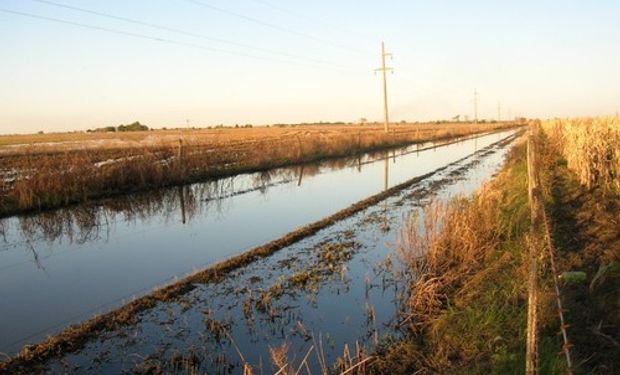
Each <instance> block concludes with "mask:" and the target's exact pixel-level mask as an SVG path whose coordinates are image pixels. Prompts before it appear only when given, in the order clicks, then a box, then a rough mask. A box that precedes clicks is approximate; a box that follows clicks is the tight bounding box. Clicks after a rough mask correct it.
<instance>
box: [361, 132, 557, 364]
mask: <svg viewBox="0 0 620 375" xmlns="http://www.w3.org/2000/svg"><path fill="white" fill-rule="evenodd" d="M524 151H525V150H524V145H523V144H520V145H518V146H516V147H515V149H514V150H513V152H512V154H511V156H510V157H509V161H508V162H507V165H506V167H505V169H504V171H503V172H502V173H501V174H500V175H499V176H498V177H496V179H495V180H493V181H492V182H491V183H489V184H487V185H485V186H484V187H483V188H482V189H480V190H479V191H478V192H477V193H476V194H475V195H474V196H473V197H472V198H469V199H466V198H457V199H455V200H453V201H451V202H449V203H435V204H433V205H431V206H430V207H429V208H428V209H427V210H426V212H425V215H424V219H423V221H422V222H420V221H419V220H418V219H417V218H415V217H414V218H412V219H411V220H410V221H409V223H408V225H407V226H406V227H405V229H404V230H403V235H402V242H401V246H400V249H399V252H400V257H401V259H402V260H403V261H404V263H405V264H406V265H407V267H408V269H409V271H410V272H409V273H408V275H407V276H408V277H410V282H409V291H410V295H409V302H408V309H407V311H406V312H405V315H404V316H403V319H402V326H403V328H404V329H405V332H406V335H405V337H404V338H403V339H401V340H397V341H388V342H385V343H384V345H383V348H382V350H380V351H379V352H380V354H381V355H379V356H378V357H377V360H376V361H375V362H374V364H373V366H372V373H377V374H383V373H395V374H406V373H414V372H415V373H418V374H431V373H446V374H479V373H484V374H518V373H523V371H524V367H523V366H524V361H523V356H524V353H523V348H524V340H525V338H524V331H525V310H526V295H527V294H526V290H525V282H524V280H525V279H526V278H525V274H526V269H525V267H524V259H523V255H524V250H523V249H526V248H527V233H528V230H529V205H528V201H527V178H526V168H525V161H524V157H525V155H524V154H525V153H524ZM554 322H555V317H554V316H545V317H544V318H542V319H541V326H542V327H543V330H547V329H550V328H549V327H550V326H551V325H553V324H554ZM556 344H557V346H555V345H556ZM559 348H560V345H559V344H558V343H557V338H555V337H551V338H545V339H544V340H542V341H541V342H540V364H541V373H545V374H553V373H559V371H561V369H562V363H561V361H560V359H559V358H558V357H557V355H556V353H557V351H558V350H559ZM399 357H400V358H406V360H401V361H400V362H398V363H395V361H396V359H397V358H399Z"/></svg>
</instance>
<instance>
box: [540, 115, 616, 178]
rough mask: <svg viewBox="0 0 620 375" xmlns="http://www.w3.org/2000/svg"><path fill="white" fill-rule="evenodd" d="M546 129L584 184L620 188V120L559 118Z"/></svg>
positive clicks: (546, 123)
mask: <svg viewBox="0 0 620 375" xmlns="http://www.w3.org/2000/svg"><path fill="white" fill-rule="evenodd" d="M543 128H544V129H545V132H546V133H547V135H548V137H549V139H550V141H551V142H553V143H554V144H555V145H556V146H557V148H558V150H559V151H560V152H561V155H562V157H563V158H564V159H565V160H566V162H567V164H568V169H570V170H571V171H572V172H573V173H575V174H576V175H577V177H578V178H579V181H580V182H581V183H582V184H583V185H586V186H587V187H588V188H592V187H595V186H597V187H600V188H614V189H620V117H597V118H587V119H556V120H549V121H545V122H543Z"/></svg>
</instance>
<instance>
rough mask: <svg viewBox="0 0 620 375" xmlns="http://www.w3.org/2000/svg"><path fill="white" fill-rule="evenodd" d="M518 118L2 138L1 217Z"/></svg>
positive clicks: (460, 133)
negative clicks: (446, 122) (384, 125)
mask: <svg viewBox="0 0 620 375" xmlns="http://www.w3.org/2000/svg"><path fill="white" fill-rule="evenodd" d="M515 125H518V124H515V123H508V122H504V123H488V124H482V123H480V124H471V123H449V124H398V125H393V126H392V127H391V128H390V131H389V132H387V133H386V132H385V131H384V129H383V126H382V125H344V124H332V125H325V124H321V125H299V126H272V127H256V128H216V129H176V130H155V131H142V132H110V133H62V134H35V135H7V136H0V215H3V216H6V215H10V214H12V213H17V212H23V211H32V210H41V209H46V208H52V207H58V206H63V205H67V204H71V203H76V202H81V201H85V200H88V199H92V198H97V197H102V196H110V195H114V194H119V193H125V192H131V191H137V190H145V189H150V188H155V187H160V186H168V185H174V184H181V183H187V182H193V181H199V180H202V179H205V178H210V177H219V176H226V175H234V174H237V173H244V172H253V171H260V170H266V169H270V168H274V167H281V166H286V165H291V164H296V163H307V162H312V161H317V160H321V159H325V158H333V157H342V156H350V155H356V154H359V153H361V152H366V151H373V150H380V149H386V148H390V147H397V146H403V145H407V144H413V143H422V142H428V141H439V140H447V139H452V138H456V137H464V136H469V135H471V134H475V133H482V132H489V131H494V130H497V129H502V128H507V127H512V126H515Z"/></svg>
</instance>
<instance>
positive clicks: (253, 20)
mask: <svg viewBox="0 0 620 375" xmlns="http://www.w3.org/2000/svg"><path fill="white" fill-rule="evenodd" d="M185 1H186V2H188V3H192V4H195V5H198V6H201V7H204V8H207V9H211V10H214V11H216V12H219V13H223V14H227V15H229V16H232V17H237V18H240V19H243V20H245V21H248V22H251V23H254V24H257V25H260V26H263V27H267V28H270V29H273V30H276V31H279V32H283V33H287V34H291V35H296V36H298V37H302V38H306V39H311V40H314V41H315V42H319V43H322V44H326V45H330V46H332V47H335V48H339V49H342V50H346V51H349V52H355V53H358V54H362V55H374V54H373V53H371V52H369V51H364V50H360V49H357V48H353V47H349V46H346V45H343V44H340V43H335V42H333V41H331V40H328V39H323V38H319V37H317V36H314V35H310V34H306V33H303V32H300V31H297V30H293V29H290V28H287V27H283V26H279V25H276V24H273V23H270V22H266V21H263V20H260V19H258V18H254V17H250V16H246V15H244V14H241V13H237V12H234V11H231V10H228V9H224V8H220V7H218V6H215V5H211V4H207V3H205V2H204V1H199V0H185Z"/></svg>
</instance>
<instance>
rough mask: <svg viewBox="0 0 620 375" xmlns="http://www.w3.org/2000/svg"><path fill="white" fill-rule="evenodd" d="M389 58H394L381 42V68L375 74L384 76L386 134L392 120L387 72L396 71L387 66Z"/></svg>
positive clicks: (384, 123)
mask: <svg viewBox="0 0 620 375" xmlns="http://www.w3.org/2000/svg"><path fill="white" fill-rule="evenodd" d="M387 56H390V57H392V54H391V53H386V52H385V43H383V42H381V67H380V68H378V69H375V72H381V73H382V74H383V115H384V122H383V125H384V128H385V132H386V133H387V132H388V131H389V123H390V118H389V115H388V94H387V72H388V71H391V72H393V71H394V69H392V68H388V67H386V66H385V58H386V57H387Z"/></svg>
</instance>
